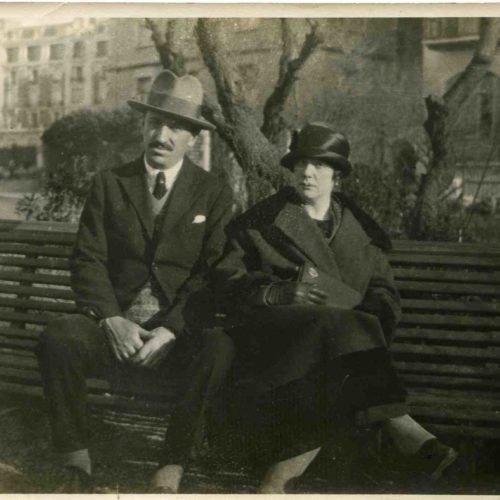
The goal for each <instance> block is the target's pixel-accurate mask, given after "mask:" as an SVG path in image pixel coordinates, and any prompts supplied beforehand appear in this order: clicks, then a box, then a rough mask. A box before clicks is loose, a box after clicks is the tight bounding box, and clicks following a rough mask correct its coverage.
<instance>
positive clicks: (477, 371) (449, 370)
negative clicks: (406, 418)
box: [394, 360, 500, 378]
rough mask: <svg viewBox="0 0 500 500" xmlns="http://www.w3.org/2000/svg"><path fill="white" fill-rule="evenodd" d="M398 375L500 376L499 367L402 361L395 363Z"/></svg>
mask: <svg viewBox="0 0 500 500" xmlns="http://www.w3.org/2000/svg"><path fill="white" fill-rule="evenodd" d="M394 365H395V366H396V368H397V370H398V373H401V374H403V373H417V374H419V373H420V374H429V373H435V374H449V375H454V376H456V377H457V378H460V377H462V376H464V375H473V376H475V377H484V378H491V377H498V376H499V375H500V366H499V365H496V366H494V365H490V366H477V365H472V366H467V365H457V364H449V363H424V362H419V361H400V360H396V361H395V362H394Z"/></svg>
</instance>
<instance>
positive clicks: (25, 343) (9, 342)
mask: <svg viewBox="0 0 500 500" xmlns="http://www.w3.org/2000/svg"><path fill="white" fill-rule="evenodd" d="M35 345H36V340H31V339H16V338H11V337H4V336H3V335H0V346H3V347H5V346H7V347H11V348H17V349H31V350H33V348H34V347H35Z"/></svg>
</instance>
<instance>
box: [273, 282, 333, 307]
mask: <svg viewBox="0 0 500 500" xmlns="http://www.w3.org/2000/svg"><path fill="white" fill-rule="evenodd" d="M327 299H328V294H327V293H326V292H324V291H323V290H321V289H320V288H318V287H317V286H315V285H311V284H309V283H300V282H296V281H280V282H277V283H272V284H271V285H268V286H267V287H266V290H265V293H264V303H265V304H267V305H270V306H278V305H290V304H311V305H317V306H321V305H324V304H326V301H327Z"/></svg>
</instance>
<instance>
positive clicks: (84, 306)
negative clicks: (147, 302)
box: [70, 174, 122, 318]
mask: <svg viewBox="0 0 500 500" xmlns="http://www.w3.org/2000/svg"><path fill="white" fill-rule="evenodd" d="M104 224H105V193H104V182H103V178H102V175H101V174H97V175H96V176H95V178H94V181H93V183H92V187H91V189H90V193H89V196H88V198H87V201H86V203H85V206H84V208H83V212H82V215H81V217H80V225H79V229H78V234H77V238H76V242H75V246H74V249H73V255H72V258H71V260H70V270H71V287H72V289H73V291H74V293H75V301H76V305H77V308H78V309H79V310H80V311H81V312H83V313H86V314H91V315H93V316H94V317H96V318H106V317H110V316H120V315H121V314H122V311H121V308H120V306H119V305H118V301H117V299H116V296H115V292H114V289H113V286H112V284H111V281H110V279H109V274H108V268H107V262H108V244H107V238H106V232H105V227H104Z"/></svg>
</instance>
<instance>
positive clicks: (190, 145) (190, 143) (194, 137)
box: [188, 134, 198, 148]
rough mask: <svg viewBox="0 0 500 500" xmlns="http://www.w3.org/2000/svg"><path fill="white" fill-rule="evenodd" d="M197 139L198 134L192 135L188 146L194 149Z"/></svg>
mask: <svg viewBox="0 0 500 500" xmlns="http://www.w3.org/2000/svg"><path fill="white" fill-rule="evenodd" d="M196 139H198V134H191V139H189V142H188V146H189V147H190V148H192V147H193V146H194V143H195V142H196Z"/></svg>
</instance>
